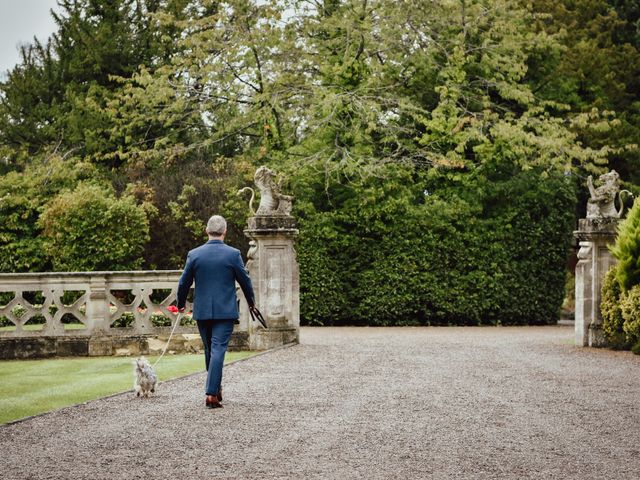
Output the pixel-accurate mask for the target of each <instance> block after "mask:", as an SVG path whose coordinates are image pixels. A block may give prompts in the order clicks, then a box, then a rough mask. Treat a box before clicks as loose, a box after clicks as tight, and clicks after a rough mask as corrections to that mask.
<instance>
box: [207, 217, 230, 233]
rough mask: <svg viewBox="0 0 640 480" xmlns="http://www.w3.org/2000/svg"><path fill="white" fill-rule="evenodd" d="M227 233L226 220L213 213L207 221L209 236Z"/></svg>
mask: <svg viewBox="0 0 640 480" xmlns="http://www.w3.org/2000/svg"><path fill="white" fill-rule="evenodd" d="M226 233H227V221H226V220H225V219H224V217H222V216H220V215H214V216H213V217H211V218H210V219H209V221H208V222H207V235H209V238H223V237H224V236H225V234H226Z"/></svg>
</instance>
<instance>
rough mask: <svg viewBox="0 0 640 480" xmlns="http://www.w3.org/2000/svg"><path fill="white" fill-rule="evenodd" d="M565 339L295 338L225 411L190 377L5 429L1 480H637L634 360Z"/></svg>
mask: <svg viewBox="0 0 640 480" xmlns="http://www.w3.org/2000/svg"><path fill="white" fill-rule="evenodd" d="M572 339H573V330H572V328H571V327H531V328H385V329H377V328H339V329H338V328H322V329H320V328H305V329H303V330H302V333H301V341H302V344H301V345H298V346H294V347H290V348H284V349H280V350H276V351H273V352H270V353H267V354H265V355H260V356H257V357H253V358H251V359H249V360H245V361H241V362H238V363H235V364H232V365H230V366H228V367H226V369H225V379H224V384H225V391H224V393H225V402H224V403H225V408H224V409H218V410H206V409H205V408H204V394H203V391H202V386H203V382H204V375H203V374H197V375H193V376H190V377H186V378H182V379H179V380H174V381H171V382H166V383H163V384H161V385H160V387H159V389H158V392H157V395H156V396H155V397H154V398H152V399H148V400H142V399H136V398H134V397H133V396H132V395H131V394H125V395H118V396H114V397H110V398H105V399H101V400H97V401H94V402H90V403H88V404H85V405H80V406H76V407H71V408H67V409H63V410H59V411H56V412H53V413H50V414H47V415H43V416H40V417H35V418H32V419H29V420H27V421H24V422H20V423H17V424H13V425H7V426H4V427H0V478H2V479H11V480H17V479H54V478H55V479H91V480H99V479H136V478H140V479H143V478H144V479H160V478H161V479H165V478H167V479H168V478H180V479H184V480H187V479H191V478H193V479H205V478H212V479H276V478H277V479H288V478H293V479H316V478H317V479H325V478H326V479H389V478H392V479H393V478H396V479H423V478H424V479H427V478H433V479H440V478H442V479H449V478H451V479H468V478H473V479H476V478H477V479H484V478H487V479H490V478H508V479H521V478H541V479H552V478H557V479H574V478H575V479H591V478H593V479H595V478H598V479H600V478H605V479H627V478H628V479H637V478H639V477H640V414H639V409H638V403H639V399H640V375H639V373H640V357H636V356H634V355H632V354H630V353H620V352H610V351H604V350H592V349H578V348H575V347H573V346H572ZM160 367H161V366H160Z"/></svg>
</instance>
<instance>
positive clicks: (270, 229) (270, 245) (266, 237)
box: [239, 166, 300, 350]
mask: <svg viewBox="0 0 640 480" xmlns="http://www.w3.org/2000/svg"><path fill="white" fill-rule="evenodd" d="M255 183H256V186H257V188H258V189H259V190H260V206H259V207H258V210H257V211H256V212H253V213H254V216H252V217H250V218H249V220H248V227H247V229H246V230H245V231H244V233H245V235H247V237H249V238H250V239H251V242H250V249H249V252H248V254H247V270H248V271H249V275H250V276H251V281H252V283H253V289H254V292H255V295H256V306H257V307H258V309H259V310H260V312H261V313H262V314H263V316H264V318H265V320H266V323H267V328H266V329H265V328H263V327H262V326H261V325H260V324H258V323H257V322H252V321H250V315H249V311H248V308H247V305H246V304H245V303H244V302H241V308H240V315H241V317H243V320H244V319H246V320H245V321H247V323H248V328H249V347H250V348H251V349H252V350H266V349H269V348H274V347H277V346H280V345H285V344H288V343H294V342H298V341H299V332H300V274H299V269H298V262H297V260H296V252H295V250H294V240H295V237H296V235H297V234H298V230H297V228H296V223H295V219H294V218H293V217H292V216H291V214H290V212H291V202H292V200H293V197H291V196H289V195H283V194H282V193H280V185H279V184H277V183H276V182H275V173H274V172H273V171H272V170H270V169H268V168H267V167H264V166H263V167H260V168H259V169H258V170H257V171H256V175H255ZM245 189H249V190H251V191H252V197H251V200H252V201H253V198H254V195H253V189H251V188H250V187H245ZM245 189H242V190H241V192H242V191H244V190H245ZM239 193H240V192H239ZM250 208H252V205H250ZM252 210H253V208H252Z"/></svg>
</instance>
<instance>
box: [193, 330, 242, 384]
mask: <svg viewBox="0 0 640 480" xmlns="http://www.w3.org/2000/svg"><path fill="white" fill-rule="evenodd" d="M197 323H198V330H199V331H200V338H202V344H203V345H204V362H205V366H206V367H207V372H208V373H207V383H206V386H205V393H206V394H207V395H217V394H218V392H219V391H220V387H221V385H222V366H223V365H224V355H225V353H227V347H228V346H229V340H230V339H231V333H232V332H233V320H198V322H197Z"/></svg>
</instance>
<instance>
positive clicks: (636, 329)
mask: <svg viewBox="0 0 640 480" xmlns="http://www.w3.org/2000/svg"><path fill="white" fill-rule="evenodd" d="M620 311H621V313H622V318H623V319H624V325H623V329H624V332H625V333H626V335H627V340H628V342H629V343H630V344H632V345H633V344H636V343H638V342H639V341H640V285H635V286H633V287H632V288H631V289H630V290H629V291H627V292H625V293H623V294H622V295H621V297H620Z"/></svg>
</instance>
